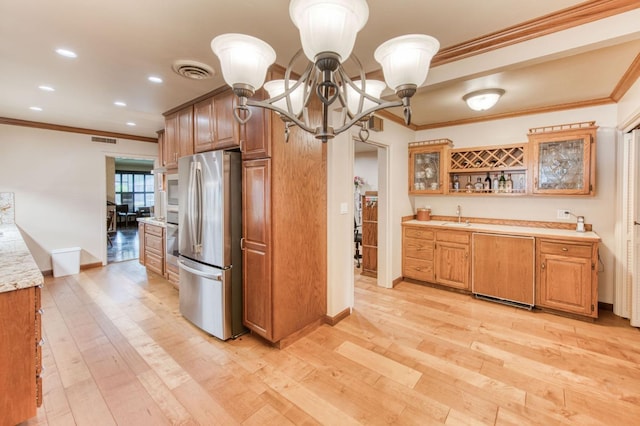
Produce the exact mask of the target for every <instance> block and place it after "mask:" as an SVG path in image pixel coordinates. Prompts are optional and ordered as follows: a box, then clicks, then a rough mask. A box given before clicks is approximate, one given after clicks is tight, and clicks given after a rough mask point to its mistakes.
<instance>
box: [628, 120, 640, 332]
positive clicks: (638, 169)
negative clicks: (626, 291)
mask: <svg viewBox="0 0 640 426" xmlns="http://www.w3.org/2000/svg"><path fill="white" fill-rule="evenodd" d="M629 145H630V146H631V147H632V149H631V152H630V154H632V158H633V164H634V167H633V168H632V171H633V173H631V175H630V176H629V178H630V182H632V183H631V188H630V189H631V191H630V195H631V200H629V207H630V210H629V216H628V217H629V226H628V228H630V230H629V239H630V241H629V246H630V247H631V248H632V249H631V253H629V255H630V256H629V257H628V258H629V259H630V260H631V262H630V263H631V265H630V266H631V325H632V326H634V327H640V130H638V129H636V130H634V131H633V132H632V133H631V141H630V144H629Z"/></svg>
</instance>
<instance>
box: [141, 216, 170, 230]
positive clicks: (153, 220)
mask: <svg viewBox="0 0 640 426" xmlns="http://www.w3.org/2000/svg"><path fill="white" fill-rule="evenodd" d="M138 222H144V223H148V224H150V225H156V226H162V227H163V228H166V226H167V221H166V220H164V219H160V218H157V217H139V218H138Z"/></svg>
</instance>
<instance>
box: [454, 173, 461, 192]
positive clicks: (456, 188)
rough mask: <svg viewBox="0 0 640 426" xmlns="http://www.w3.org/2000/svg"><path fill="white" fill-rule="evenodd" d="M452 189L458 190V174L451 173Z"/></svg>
mask: <svg viewBox="0 0 640 426" xmlns="http://www.w3.org/2000/svg"><path fill="white" fill-rule="evenodd" d="M453 190H454V191H459V190H460V180H458V175H453Z"/></svg>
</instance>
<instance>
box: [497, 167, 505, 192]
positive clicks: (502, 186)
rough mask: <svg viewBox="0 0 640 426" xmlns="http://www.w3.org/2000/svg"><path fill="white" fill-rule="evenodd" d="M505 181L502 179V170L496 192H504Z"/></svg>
mask: <svg viewBox="0 0 640 426" xmlns="http://www.w3.org/2000/svg"><path fill="white" fill-rule="evenodd" d="M506 183H507V180H506V179H505V178H504V170H503V171H501V172H500V180H499V181H498V192H504V190H505V188H504V187H505V185H506Z"/></svg>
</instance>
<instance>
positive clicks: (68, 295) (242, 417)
mask: <svg viewBox="0 0 640 426" xmlns="http://www.w3.org/2000/svg"><path fill="white" fill-rule="evenodd" d="M355 278H356V279H355V299H354V303H355V304H354V307H353V313H352V315H350V316H349V317H347V318H345V319H343V320H342V321H341V322H340V323H338V324H337V325H335V326H334V327H330V326H328V325H323V326H321V327H319V328H317V329H316V330H314V331H313V332H311V333H309V334H307V335H306V336H304V337H302V338H301V339H299V340H298V341H296V342H294V343H293V344H291V345H290V346H288V347H287V348H285V349H282V350H279V349H276V348H274V347H271V346H269V345H267V344H265V342H264V341H263V340H262V339H260V338H257V337H255V336H252V335H250V334H247V335H243V336H241V337H239V338H238V339H236V340H230V341H227V342H222V341H220V340H218V339H216V338H214V337H212V336H209V335H207V334H206V333H204V332H202V331H201V330H199V329H197V328H196V327H194V326H193V325H192V324H191V323H189V322H188V321H186V320H185V319H184V318H183V317H182V316H181V315H180V312H179V302H178V293H177V291H176V290H175V289H174V288H173V287H172V285H171V284H170V283H168V282H167V281H165V280H164V279H163V278H162V277H160V276H158V275H156V274H151V273H147V272H146V271H145V269H144V268H143V267H141V266H140V265H139V263H138V262H137V261H131V262H121V263H114V264H110V265H108V266H107V267H104V268H94V269H88V270H85V271H82V272H81V273H79V274H77V275H73V276H68V277H60V278H53V277H47V278H46V280H45V288H44V290H43V298H42V299H43V300H42V304H43V307H44V308H45V315H44V317H43V322H42V324H43V335H44V337H45V340H46V341H47V343H46V345H45V347H44V348H43V363H44V366H45V372H44V376H43V377H44V403H43V406H42V407H41V408H40V409H39V410H38V415H37V416H36V417H34V418H33V419H30V421H29V424H31V425H40V424H42V425H46V426H49V425H81V426H84V425H90V426H94V425H102V424H118V425H129V424H136V425H138V424H140V425H147V424H153V425H156V424H176V425H210V424H224V425H234V424H243V425H257V424H260V425H289V424H295V425H319V424H331V425H333V424H340V425H342V424H374V425H378V424H380V425H382V424H398V425H410V424H419V425H433V424H449V425H452V424H453V425H458V424H465V425H469V424H482V425H494V424H518V425H526V424H535V425H539V424H544V425H552V424H553V425H555V424H568V425H592V424H593V425H597V424H606V425H609V424H616V425H618V424H619V425H625V426H626V425H631V424H636V423H637V419H638V418H640V408H639V407H640V339H638V337H639V336H640V332H639V331H638V330H637V329H635V328H632V327H630V326H629V324H628V321H626V320H622V319H620V318H617V317H615V316H614V315H613V314H611V313H609V312H606V311H605V312H602V313H601V315H600V318H599V319H598V320H597V321H596V322H595V323H590V322H587V321H579V320H575V319H572V318H565V317H559V316H556V315H552V314H550V313H547V312H539V311H534V312H529V311H526V310H523V309H516V308H513V307H510V306H504V305H499V304H496V303H491V302H486V301H481V300H475V299H473V298H472V297H469V296H468V295H464V294H459V293H453V292H448V291H443V290H441V289H437V288H433V287H427V286H421V285H417V284H412V283H405V282H402V283H399V284H398V285H397V286H396V287H395V288H394V289H387V288H380V287H377V286H376V284H375V280H374V279H371V278H368V277H362V276H360V275H358V276H356V277H355Z"/></svg>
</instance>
